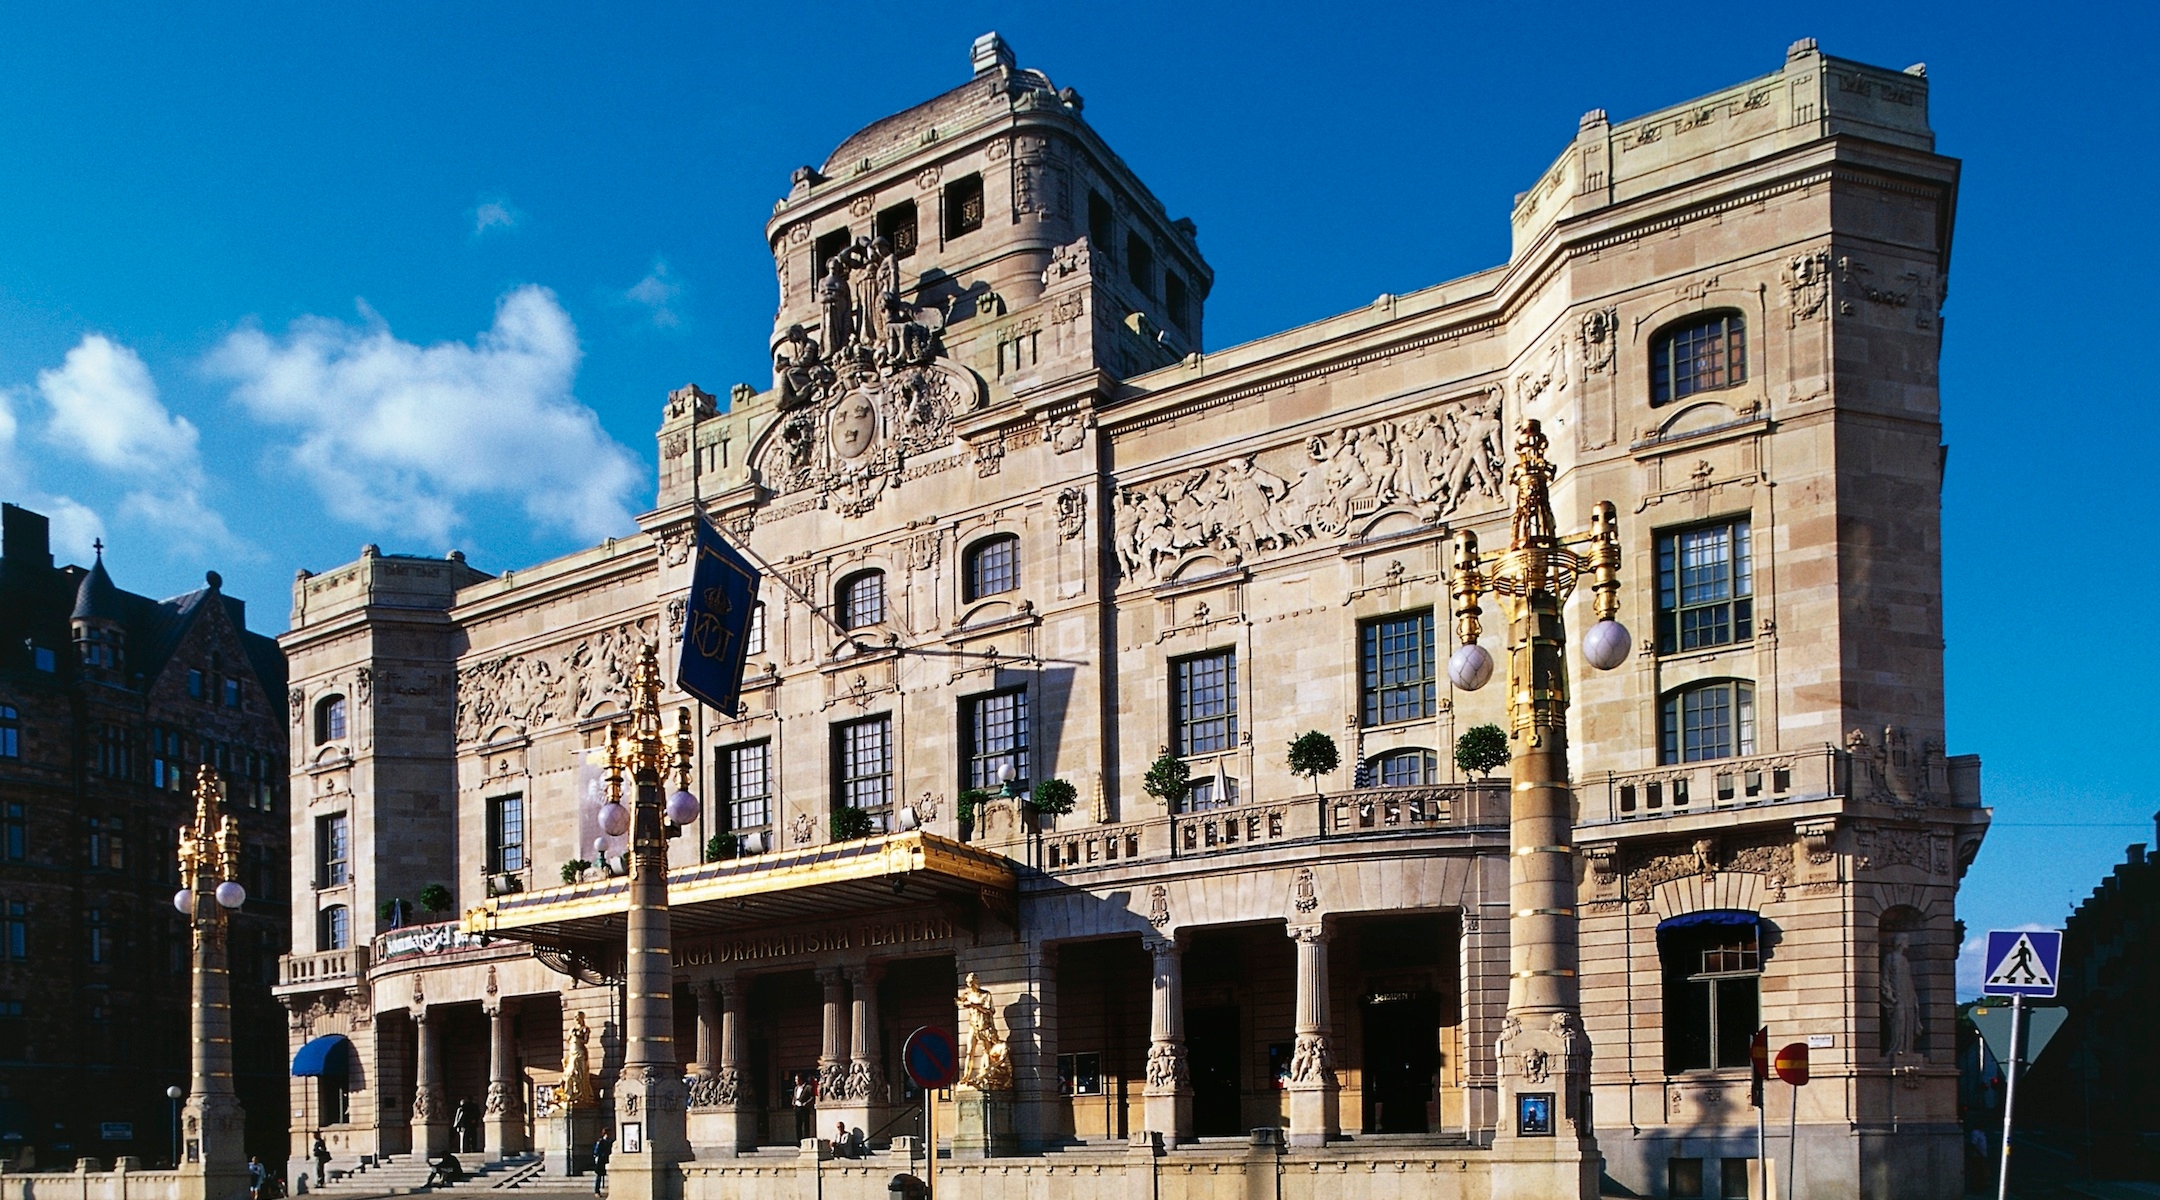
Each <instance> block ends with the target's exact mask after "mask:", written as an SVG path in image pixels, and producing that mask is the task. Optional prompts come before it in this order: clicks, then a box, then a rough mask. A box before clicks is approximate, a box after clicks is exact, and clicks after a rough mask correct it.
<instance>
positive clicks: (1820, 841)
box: [1793, 817, 1837, 867]
mask: <svg viewBox="0 0 2160 1200" xmlns="http://www.w3.org/2000/svg"><path fill="white" fill-rule="evenodd" d="M1793 832H1795V833H1797V834H1799V835H1800V842H1801V844H1802V845H1803V846H1805V847H1806V848H1807V860H1808V861H1809V862H1811V863H1813V864H1815V865H1816V866H1818V867H1819V866H1822V865H1823V864H1824V863H1827V862H1829V861H1830V859H1831V858H1832V856H1833V851H1832V849H1831V846H1832V842H1833V840H1834V839H1835V838H1836V837H1837V818H1835V817H1831V818H1829V819H1827V820H1821V821H1802V822H1800V823H1799V824H1798V825H1795V826H1794V827H1793Z"/></svg>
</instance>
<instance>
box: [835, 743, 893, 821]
mask: <svg viewBox="0 0 2160 1200" xmlns="http://www.w3.org/2000/svg"><path fill="white" fill-rule="evenodd" d="M833 761H834V766H835V768H836V770H835V771H834V772H833V775H834V778H836V779H837V780H838V781H839V784H840V786H839V790H838V792H837V793H836V794H835V796H834V797H833V799H834V801H835V804H836V806H837V807H840V808H859V809H862V810H863V811H864V812H866V813H869V814H870V815H871V817H872V818H873V820H874V821H875V822H876V823H877V825H878V827H879V828H883V827H884V819H885V815H886V814H887V813H889V812H890V811H891V810H892V772H893V759H892V717H891V716H889V715H887V716H878V717H868V718H865V719H864V720H860V721H849V722H848V723H846V724H844V725H836V726H834V727H833Z"/></svg>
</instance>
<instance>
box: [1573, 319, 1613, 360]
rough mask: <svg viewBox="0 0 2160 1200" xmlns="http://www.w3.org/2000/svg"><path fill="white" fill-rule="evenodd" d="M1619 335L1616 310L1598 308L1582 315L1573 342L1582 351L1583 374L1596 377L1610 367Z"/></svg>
mask: <svg viewBox="0 0 2160 1200" xmlns="http://www.w3.org/2000/svg"><path fill="white" fill-rule="evenodd" d="M1619 334H1620V311H1619V310H1618V309H1614V308H1598V309H1592V310H1591V311H1589V312H1586V313H1584V314H1583V315H1582V322H1581V323H1580V324H1579V325H1578V326H1577V327H1576V330H1575V341H1576V345H1577V347H1578V348H1579V349H1580V350H1581V351H1582V364H1583V371H1584V372H1585V373H1587V374H1591V375H1597V374H1600V373H1602V372H1603V371H1604V370H1605V369H1606V368H1608V367H1610V366H1612V363H1613V351H1614V349H1615V348H1616V347H1618V346H1619V344H1620V336H1619Z"/></svg>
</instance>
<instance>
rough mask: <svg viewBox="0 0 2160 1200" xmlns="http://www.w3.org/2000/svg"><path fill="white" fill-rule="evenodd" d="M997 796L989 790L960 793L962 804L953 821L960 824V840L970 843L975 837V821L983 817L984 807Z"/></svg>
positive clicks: (967, 790)
mask: <svg viewBox="0 0 2160 1200" xmlns="http://www.w3.org/2000/svg"><path fill="white" fill-rule="evenodd" d="M995 795H997V793H996V792H994V791H992V790H990V789H989V788H965V789H963V790H962V791H961V793H960V804H959V807H958V808H957V810H956V811H955V812H954V814H953V819H954V820H956V821H958V822H959V823H960V840H961V841H963V842H965V841H970V840H972V839H973V838H974V836H975V820H976V818H977V817H979V816H981V815H982V806H983V805H985V804H988V803H989V802H990V798H991V797H993V796H995Z"/></svg>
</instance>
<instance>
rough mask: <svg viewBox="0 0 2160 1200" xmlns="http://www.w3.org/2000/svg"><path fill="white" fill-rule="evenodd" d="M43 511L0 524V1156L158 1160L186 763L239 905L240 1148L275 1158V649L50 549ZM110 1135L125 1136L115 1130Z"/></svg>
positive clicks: (178, 927)
mask: <svg viewBox="0 0 2160 1200" xmlns="http://www.w3.org/2000/svg"><path fill="white" fill-rule="evenodd" d="M48 530H49V527H48V524H47V521H46V519H45V518H44V517H43V516H41V515H39V514H37V513H34V512H31V511H29V510H27V509H23V508H18V507H16V506H15V505H12V504H9V505H6V506H5V507H4V526H0V539H4V540H0V1156H4V1157H5V1158H6V1159H7V1160H8V1161H10V1162H12V1163H18V1164H20V1163H22V1162H23V1161H24V1160H23V1159H22V1157H21V1156H22V1154H23V1152H24V1151H25V1150H30V1151H33V1152H34V1156H35V1157H34V1159H33V1160H32V1161H34V1162H35V1164H37V1165H39V1166H43V1167H47V1168H50V1167H55V1166H61V1167H66V1166H72V1165H73V1163H74V1160H76V1159H78V1158H96V1159H99V1160H102V1161H106V1162H110V1161H111V1160H112V1159H114V1158H116V1157H118V1156H120V1155H128V1154H132V1155H135V1156H136V1157H138V1158H140V1159H141V1160H142V1161H143V1162H144V1163H145V1164H146V1165H147V1164H149V1163H152V1162H161V1161H169V1160H170V1159H171V1157H172V1140H173V1133H172V1122H173V1108H172V1103H171V1101H169V1100H167V1099H166V1097H165V1089H166V1088H167V1087H169V1086H171V1085H173V1084H181V1085H183V1086H184V1085H185V1084H186V1083H187V1071H188V1044H187V1019H188V1003H189V995H188V943H187V934H186V929H185V926H184V925H183V924H182V922H181V918H180V916H179V914H178V913H176V912H174V911H173V907H172V895H173V892H174V891H175V890H176V889H177V888H178V887H179V880H178V872H177V867H176V865H175V863H174V849H175V840H176V834H177V830H178V829H179V827H180V825H181V824H182V823H183V822H184V821H185V820H186V819H187V818H188V817H189V816H190V815H191V814H192V813H193V810H194V802H193V800H192V799H191V798H190V791H191V789H192V787H193V783H194V778H195V768H196V765H197V764H199V763H205V762H207V763H209V764H210V765H211V766H213V767H214V768H216V769H217V770H218V771H219V772H220V773H221V774H222V775H223V777H224V779H225V781H226V789H227V790H226V795H227V808H228V811H230V812H231V813H233V814H234V815H235V816H236V817H237V819H238V820H239V822H240V827H241V840H242V846H243V851H242V853H243V863H244V870H243V872H242V877H241V881H240V882H241V883H242V884H244V885H245V886H246V887H247V889H248V903H247V906H246V908H245V910H244V911H242V912H241V913H239V914H237V917H236V920H235V922H234V924H233V940H232V944H231V951H232V960H231V961H232V968H233V998H234V1009H235V1012H234V1016H235V1019H236V1024H237V1026H238V1027H239V1028H240V1029H241V1030H243V1031H245V1032H244V1033H243V1035H242V1036H241V1037H239V1038H238V1039H236V1045H235V1053H236V1055H237V1060H238V1061H237V1066H238V1071H239V1076H240V1078H239V1088H240V1096H241V1100H242V1102H243V1103H244V1104H245V1105H246V1106H247V1110H248V1118H249V1120H248V1132H249V1141H248V1145H249V1149H250V1150H251V1151H259V1152H260V1153H262V1154H264V1155H265V1156H271V1155H281V1154H282V1150H283V1145H284V1133H285V1116H284V1111H285V1106H284V1088H283V1086H282V1084H281V1083H280V1081H279V1076H281V1075H282V1074H283V1067H284V1063H283V1050H284V1046H283V1040H282V1038H281V1037H280V1036H279V1034H280V1033H281V1031H282V1029H283V1026H284V1021H283V1019H282V1016H281V1014H280V1010H279V1009H278V1008H277V1007H276V1006H275V1005H274V1004H273V1003H272V1001H271V999H270V983H271V982H272V980H273V978H274V975H275V967H276V962H277V956H278V955H279V954H281V953H283V951H284V949H285V921H286V916H285V912H286V900H287V890H286V884H285V870H284V864H285V861H286V858H287V849H286V846H287V838H286V831H285V824H284V821H283V819H282V817H281V816H280V814H282V813H283V812H284V811H285V807H286V805H285V796H286V783H285V776H286V771H287V768H286V763H285V747H284V717H283V712H282V706H283V696H284V693H285V657H284V655H283V654H282V653H280V652H279V650H278V647H277V643H276V642H275V641H273V640H271V639H270V638H267V637H264V636H263V635H261V634H259V633H250V632H249V631H248V629H247V615H246V606H245V604H244V603H243V602H241V601H239V600H236V599H234V598H233V597H231V596H227V595H225V594H224V592H223V591H221V590H220V589H219V580H218V576H217V573H216V572H211V573H210V574H209V575H208V577H207V582H208V586H206V587H204V588H203V589H202V590H200V591H196V592H191V593H189V594H187V595H185V596H180V597H177V598H175V599H171V600H162V601H160V600H152V599H150V598H149V597H146V596H138V595H136V594H134V593H132V592H126V591H122V590H121V589H120V588H118V587H116V586H114V584H113V581H112V577H111V576H110V575H108V574H107V573H106V570H105V564H104V561H103V558H102V555H101V556H100V557H99V559H98V561H96V562H94V563H93V564H92V565H91V566H90V568H89V569H87V570H85V569H84V568H82V567H79V566H65V567H56V566H54V565H53V559H52V553H51V548H50V541H49V532H48ZM123 1135H124V1136H123Z"/></svg>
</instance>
